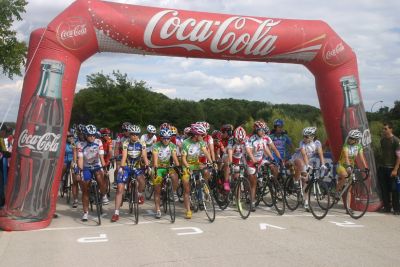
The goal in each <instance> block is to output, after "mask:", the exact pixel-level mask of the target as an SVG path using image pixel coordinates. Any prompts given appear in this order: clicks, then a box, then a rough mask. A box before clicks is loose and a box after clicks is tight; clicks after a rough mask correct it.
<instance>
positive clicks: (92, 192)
mask: <svg viewBox="0 0 400 267" xmlns="http://www.w3.org/2000/svg"><path fill="white" fill-rule="evenodd" d="M90 173H91V174H92V177H91V178H90V184H89V205H90V211H92V212H93V204H94V205H95V206H96V214H97V219H98V221H97V224H98V225H101V215H102V214H103V202H102V199H101V194H100V191H99V186H98V183H97V180H96V175H95V172H94V168H93V167H90ZM81 177H83V175H82V174H81Z"/></svg>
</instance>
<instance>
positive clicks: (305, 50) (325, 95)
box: [0, 0, 381, 230]
mask: <svg viewBox="0 0 400 267" xmlns="http://www.w3.org/2000/svg"><path fill="white" fill-rule="evenodd" d="M42 37H43V38H42ZM36 50H37V51H36ZM35 51H36V53H35V56H33V55H34V52H35ZM97 52H119V53H135V54H147V55H164V56H179V57H197V58H212V59H223V60H246V61H262V62H282V63H293V64H302V65H304V66H305V67H306V68H308V69H309V70H310V71H311V72H312V73H313V75H314V76H315V80H316V89H317V93H318V98H319V102H320V106H321V111H322V115H323V119H324V122H325V125H326V130H327V133H328V137H329V141H330V145H331V149H332V151H333V156H334V158H336V159H337V158H338V156H339V153H340V150H341V147H342V144H343V140H344V136H345V135H346V134H347V132H348V131H349V130H350V129H354V128H358V129H360V130H361V131H362V132H363V133H364V138H363V140H362V142H363V145H364V147H365V156H366V158H367V161H368V164H369V167H370V169H371V177H372V179H371V180H370V188H371V203H370V208H369V209H370V210H376V209H377V208H379V207H380V205H381V202H380V200H379V198H378V197H377V194H376V170H375V163H374V157H373V152H372V149H371V138H370V133H369V128H368V122H367V119H366V115H365V111H364V105H363V102H362V98H361V92H360V80H359V76H358V70H357V60H356V55H355V54H354V52H353V51H352V49H351V48H350V47H349V46H348V45H347V44H346V43H345V42H344V41H343V40H342V39H341V38H340V37H339V36H338V35H337V34H336V33H335V32H334V31H333V30H332V29H331V28H330V27H329V26H328V25H327V24H326V23H324V22H322V21H314V20H289V19H280V18H261V17H252V16H243V15H227V14H215V13H204V12H192V11H184V10H177V9H160V8H153V7H145V6H136V5H127V4H117V3H110V2H103V1H96V0H91V1H88V0H78V1H76V2H74V3H73V4H72V5H71V6H69V7H68V8H67V9H66V10H65V11H64V12H62V13H61V14H60V15H59V16H57V17H56V18H55V19H54V20H53V21H52V22H51V23H50V24H49V25H48V27H47V28H46V29H39V30H36V31H34V32H33V33H32V34H31V39H30V44H29V53H28V64H30V63H31V67H30V69H29V71H28V72H27V74H26V76H25V80H24V85H23V91H22V97H21V103H20V107H19V114H18V119H17V127H16V132H15V140H16V142H14V147H13V155H14V156H13V159H12V161H11V168H10V178H9V182H8V188H7V194H6V206H5V209H4V210H3V213H2V214H0V215H1V216H0V228H2V229H5V230H31V229H38V228H43V227H46V226H47V225H48V224H49V223H50V222H51V218H52V215H53V213H54V211H55V203H56V199H57V189H58V186H59V180H60V176H61V171H62V165H63V162H62V161H61V160H59V158H60V156H61V155H63V153H64V149H65V141H66V132H67V127H68V125H69V121H70V115H71V109H72V102H73V95H74V89H75V85H76V81H77V76H78V72H79V68H80V65H81V63H82V62H83V61H84V60H86V59H87V58H89V57H90V56H92V55H93V54H95V53H97ZM31 61H32V62H31ZM61 157H62V156H61Z"/></svg>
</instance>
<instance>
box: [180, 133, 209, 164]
mask: <svg viewBox="0 0 400 267" xmlns="http://www.w3.org/2000/svg"><path fill="white" fill-rule="evenodd" d="M204 147H206V144H205V143H204V142H203V141H199V142H194V141H193V140H192V139H191V138H188V139H186V140H185V141H183V145H182V155H183V156H186V161H187V163H188V164H189V165H198V164H199V157H200V153H201V149H203V148H204Z"/></svg>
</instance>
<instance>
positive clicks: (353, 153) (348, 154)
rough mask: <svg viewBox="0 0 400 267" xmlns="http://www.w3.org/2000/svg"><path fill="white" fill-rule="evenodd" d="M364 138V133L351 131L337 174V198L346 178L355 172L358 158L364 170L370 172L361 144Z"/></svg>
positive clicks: (344, 146)
mask: <svg viewBox="0 0 400 267" xmlns="http://www.w3.org/2000/svg"><path fill="white" fill-rule="evenodd" d="M361 138H362V133H361V132H360V131H359V130H350V131H349V133H348V135H347V138H346V141H345V143H344V145H343V148H342V152H341V154H340V158H339V161H338V166H337V168H336V172H337V174H338V183H337V184H336V192H337V193H336V194H337V195H336V198H338V196H339V195H340V190H342V188H343V185H344V183H345V182H346V177H349V176H350V174H351V172H352V171H353V168H354V164H355V161H356V158H357V157H358V156H359V159H360V161H361V163H362V166H363V167H364V169H366V170H368V168H367V162H366V160H365V157H364V152H363V147H362V145H361V144H360V140H361Z"/></svg>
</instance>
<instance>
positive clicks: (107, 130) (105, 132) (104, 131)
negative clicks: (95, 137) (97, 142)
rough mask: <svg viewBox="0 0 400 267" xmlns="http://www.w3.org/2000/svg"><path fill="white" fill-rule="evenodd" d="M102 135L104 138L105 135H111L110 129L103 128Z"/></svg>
mask: <svg viewBox="0 0 400 267" xmlns="http://www.w3.org/2000/svg"><path fill="white" fill-rule="evenodd" d="M100 133H101V135H102V136H103V135H107V134H111V131H110V129H108V128H101V129H100Z"/></svg>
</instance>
